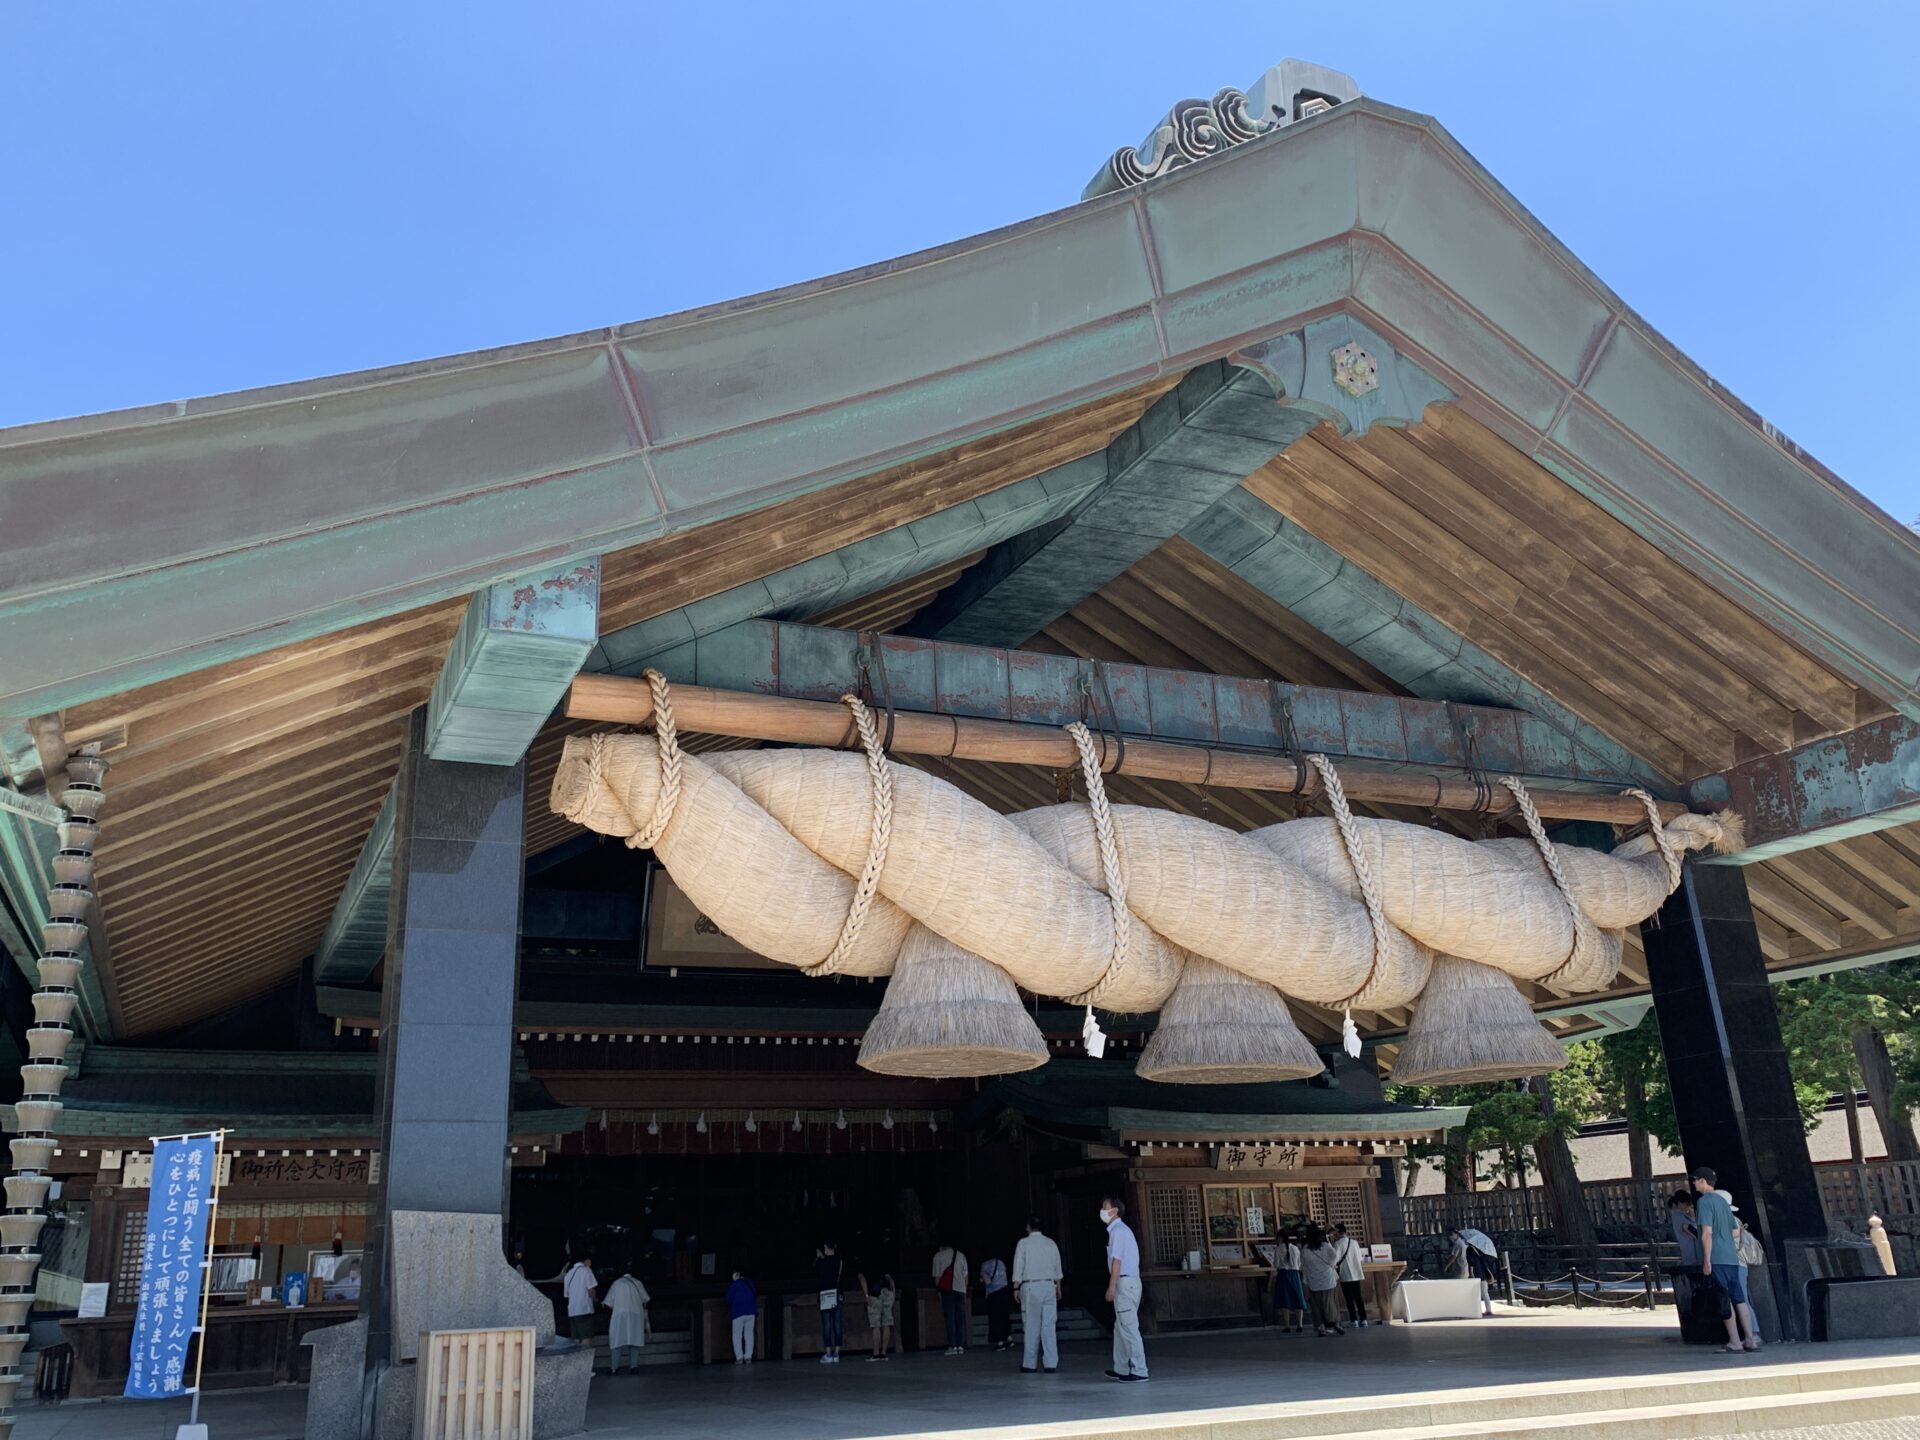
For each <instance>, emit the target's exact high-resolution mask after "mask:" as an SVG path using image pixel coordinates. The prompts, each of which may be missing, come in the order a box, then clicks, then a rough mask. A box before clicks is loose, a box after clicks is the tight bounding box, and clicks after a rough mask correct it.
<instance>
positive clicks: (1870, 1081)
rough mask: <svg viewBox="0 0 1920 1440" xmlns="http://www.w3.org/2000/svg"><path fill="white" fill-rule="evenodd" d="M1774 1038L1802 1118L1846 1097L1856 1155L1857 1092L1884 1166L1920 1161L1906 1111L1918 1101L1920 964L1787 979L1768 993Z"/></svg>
mask: <svg viewBox="0 0 1920 1440" xmlns="http://www.w3.org/2000/svg"><path fill="white" fill-rule="evenodd" d="M1774 995H1775V999H1776V1002H1777V1004H1778V1006H1779V1010H1780V1032H1781V1037H1782V1039H1784V1040H1785V1042H1786V1046H1787V1055H1788V1059H1789V1061H1790V1063H1791V1064H1792V1066H1793V1077H1794V1089H1795V1090H1796V1092H1798V1095H1799V1098H1800V1108H1801V1112H1802V1114H1803V1115H1808V1116H1809V1118H1811V1117H1813V1116H1817V1115H1818V1114H1819V1111H1820V1109H1821V1108H1822V1107H1823V1106H1824V1105H1825V1103H1826V1099H1827V1097H1828V1096H1829V1095H1832V1094H1835V1093H1836V1092H1837V1093H1839V1094H1841V1095H1844V1096H1845V1097H1847V1103H1848V1117H1847V1118H1848V1128H1849V1140H1850V1141H1851V1143H1852V1146H1853V1151H1854V1158H1855V1160H1856V1161H1857V1160H1860V1159H1862V1158H1864V1157H1863V1155H1862V1153H1861V1145H1860V1139H1859V1122H1858V1116H1857V1114H1856V1113H1855V1112H1854V1102H1853V1097H1854V1095H1855V1094H1856V1093H1857V1092H1858V1091H1859V1090H1860V1089H1861V1088H1864V1089H1865V1090H1866V1092H1867V1100H1868V1103H1869V1104H1870V1105H1871V1106H1872V1107H1873V1112H1874V1118H1875V1119H1876V1120H1877V1121H1878V1122H1879V1125H1880V1134H1881V1138H1882V1139H1883V1141H1884V1142H1885V1144H1886V1147H1887V1156H1888V1158H1889V1159H1892V1160H1920V1141H1917V1140H1916V1138H1915V1135H1914V1130H1913V1106H1914V1101H1915V1099H1916V1095H1920V1085H1916V1084H1915V1081H1916V1080H1917V1079H1920V1074H1916V1073H1915V1071H1916V1069H1917V1068H1920V1060H1917V1059H1916V1055H1915V1051H1916V1048H1917V1047H1916V1039H1920V1033H1917V1032H1920V966H1916V965H1915V964H1913V963H1912V962H1910V961H1903V962H1900V963H1898V964H1895V965H1888V966H1881V967H1876V968H1872V969H1864V970H1845V971H1840V972H1837V973H1835V974H1832V975H1814V976H1809V977H1808V978H1807V979H1804V980H1794V981H1790V982H1789V983H1787V984H1785V985H1781V986H1779V987H1777V988H1776V989H1775V991H1774Z"/></svg>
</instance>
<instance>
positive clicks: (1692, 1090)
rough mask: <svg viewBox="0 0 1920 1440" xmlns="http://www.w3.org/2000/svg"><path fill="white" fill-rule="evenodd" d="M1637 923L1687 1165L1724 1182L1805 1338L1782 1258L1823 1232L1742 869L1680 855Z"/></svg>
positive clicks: (1785, 1309) (1782, 1311) (1787, 1313)
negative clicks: (1662, 898) (1645, 917)
mask: <svg viewBox="0 0 1920 1440" xmlns="http://www.w3.org/2000/svg"><path fill="white" fill-rule="evenodd" d="M1641 933H1642V937H1643V939H1644V940H1645V943H1646V948H1647V970H1648V975H1649V978H1650V979H1651V981H1652V984H1653V1003H1654V1010H1655V1013H1656V1014H1657V1015H1658V1016H1659V1021H1660V1043H1661V1048H1662V1049H1663V1050H1664V1052H1665V1054H1666V1062H1667V1077H1668V1079H1669V1081H1670V1082H1671V1084H1672V1087H1673V1099H1674V1109H1675V1111H1676V1113H1677V1115H1678V1117H1679V1122H1680V1140H1681V1147H1682V1149H1683V1150H1684V1152H1685V1154H1686V1160H1687V1166H1688V1168H1689V1169H1691V1168H1693V1167H1694V1166H1697V1165H1711V1166H1712V1167H1713V1169H1714V1171H1715V1172H1716V1173H1717V1174H1718V1175H1719V1177H1720V1185H1721V1188H1722V1189H1725V1190H1728V1191H1730V1192H1732V1194H1733V1197H1734V1199H1735V1201H1736V1202H1737V1203H1738V1204H1739V1206H1740V1213H1741V1215H1742V1216H1743V1217H1745V1218H1747V1219H1748V1220H1750V1221H1751V1222H1752V1225H1753V1229H1754V1231H1755V1233H1756V1234H1757V1235H1758V1236H1759V1237H1760V1239H1761V1241H1762V1243H1763V1244H1764V1245H1765V1246H1766V1249H1767V1256H1768V1259H1769V1261H1770V1262H1771V1263H1769V1264H1768V1266H1767V1272H1768V1275H1769V1277H1770V1278H1771V1280H1772V1282H1773V1288H1774V1299H1775V1303H1776V1306H1777V1313H1778V1314H1779V1315H1780V1316H1781V1317H1782V1319H1783V1323H1785V1324H1787V1325H1789V1326H1790V1327H1792V1328H1793V1329H1794V1330H1795V1332H1796V1334H1797V1335H1798V1337H1799V1338H1805V1336H1804V1331H1803V1329H1802V1328H1801V1327H1802V1325H1803V1323H1804V1319H1803V1317H1804V1304H1802V1303H1797V1302H1796V1297H1795V1295H1794V1294H1793V1293H1792V1292H1793V1291H1795V1290H1797V1289H1798V1288H1799V1287H1798V1285H1797V1284H1790V1283H1789V1278H1788V1277H1789V1270H1790V1269H1794V1270H1797V1269H1799V1268H1801V1267H1802V1266H1803V1265H1804V1259H1802V1258H1801V1257H1797V1256H1796V1257H1795V1259H1796V1263H1795V1264H1794V1265H1792V1266H1790V1264H1789V1256H1790V1255H1791V1254H1793V1252H1794V1251H1795V1250H1796V1249H1797V1248H1800V1247H1804V1245H1805V1244H1807V1243H1808V1242H1812V1243H1818V1242H1821V1241H1824V1240H1825V1239H1826V1235H1827V1217H1826V1210H1825V1207H1824V1206H1823V1205H1822V1203H1821V1200H1820V1186H1819V1182H1818V1181H1817V1180H1816V1179H1815V1178H1814V1173H1813V1162H1812V1161H1811V1160H1810V1159H1809V1158H1808V1155H1807V1141H1806V1132H1805V1131H1804V1130H1803V1129H1802V1127H1801V1124H1800V1110H1799V1106H1798V1105H1797V1104H1796V1103H1795V1100H1794V1094H1793V1075H1792V1072H1791V1071H1790V1070H1789V1069H1788V1065H1787V1050H1786V1046H1785V1044H1784V1043H1783V1042H1782V1040H1781V1038H1780V1016H1779V1012H1778V1011H1777V1010H1776V1009H1775V1008H1774V1001H1773V986H1772V983H1771V982H1770V981H1769V980H1768V978H1767V967H1766V961H1765V958H1764V957H1763V956H1762V954H1761V951H1760V935H1759V932H1758V931H1757V930H1756V929H1755V928H1754V923H1753V907H1752V905H1751V904H1750V903H1749V902H1748V899H1747V877H1746V875H1745V874H1744V872H1742V871H1741V870H1740V868H1739V867H1738V866H1734V865H1695V864H1692V863H1689V864H1688V865H1687V867H1686V873H1685V875H1684V877H1683V878H1682V880H1681V883H1680V888H1679V889H1678V890H1676V891H1675V892H1674V893H1673V895H1672V896H1671V897H1669V898H1668V900H1667V903H1666V904H1665V905H1664V906H1663V907H1662V908H1661V910H1660V913H1659V915H1658V916H1656V917H1655V918H1654V919H1653V920H1651V921H1648V922H1647V923H1646V924H1645V925H1644V926H1642V927H1641ZM1787 1317H1794V1318H1792V1319H1789V1318H1787Z"/></svg>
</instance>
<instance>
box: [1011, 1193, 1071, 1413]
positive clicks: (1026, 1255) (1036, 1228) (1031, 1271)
mask: <svg viewBox="0 0 1920 1440" xmlns="http://www.w3.org/2000/svg"><path fill="white" fill-rule="evenodd" d="M1065 1274H1066V1272H1065V1271H1063V1270H1062V1269H1061V1268H1060V1247H1059V1246H1058V1245H1056V1244H1054V1243H1053V1241H1052V1239H1051V1238H1049V1237H1048V1235H1047V1234H1046V1227H1045V1226H1044V1225H1043V1224H1042V1223H1041V1220H1040V1217H1039V1216H1038V1215H1029V1216H1028V1217H1027V1233H1026V1234H1025V1235H1024V1236H1022V1237H1021V1239H1020V1243H1019V1244H1018V1245H1016V1246H1014V1247H1013V1288H1014V1289H1015V1290H1018V1291H1019V1292H1020V1329H1021V1333H1022V1348H1021V1357H1020V1372H1021V1373H1022V1374H1023V1375H1031V1374H1033V1372H1034V1369H1035V1367H1036V1366H1043V1367H1045V1369H1046V1372H1047V1373H1048V1374H1049V1375H1051V1374H1052V1373H1053V1372H1054V1371H1055V1370H1058V1369H1059V1368H1060V1342H1059V1339H1058V1337H1057V1335H1056V1334H1055V1327H1056V1325H1057V1324H1058V1322H1059V1318H1060V1282H1061V1280H1062V1279H1064V1278H1065Z"/></svg>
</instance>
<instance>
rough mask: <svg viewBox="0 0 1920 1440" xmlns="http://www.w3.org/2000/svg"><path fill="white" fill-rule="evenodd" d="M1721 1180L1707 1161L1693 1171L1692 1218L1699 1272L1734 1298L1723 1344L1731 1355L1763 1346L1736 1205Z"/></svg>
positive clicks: (1728, 1296)
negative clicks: (1736, 1238) (1736, 1234)
mask: <svg viewBox="0 0 1920 1440" xmlns="http://www.w3.org/2000/svg"><path fill="white" fill-rule="evenodd" d="M1719 1183H1720V1181H1719V1177H1718V1176H1716V1175H1715V1174H1714V1173H1713V1171H1712V1170H1711V1169H1710V1168H1708V1167H1707V1166H1705V1165H1702V1166H1701V1167H1700V1168H1699V1169H1698V1170H1695V1171H1694V1172H1693V1190H1694V1194H1695V1196H1696V1197H1697V1198H1696V1199H1695V1200H1694V1202H1693V1218H1694V1223H1695V1224H1697V1225H1698V1226H1699V1227H1700V1250H1701V1260H1700V1273H1701V1274H1702V1275H1705V1276H1710V1277H1711V1278H1712V1280H1713V1283H1714V1284H1715V1285H1716V1286H1718V1287H1719V1288H1720V1290H1721V1292H1722V1293H1723V1294H1725V1295H1726V1297H1727V1299H1728V1300H1729V1301H1730V1302H1732V1303H1731V1308H1730V1309H1729V1310H1728V1312H1727V1343H1726V1344H1725V1345H1722V1346H1721V1347H1720V1348H1721V1349H1722V1350H1724V1351H1726V1352H1727V1353H1728V1354H1730V1355H1738V1354H1742V1353H1744V1352H1746V1351H1749V1350H1758V1349H1759V1348H1760V1327H1759V1325H1758V1324H1757V1323H1755V1321H1754V1318H1753V1306H1752V1305H1751V1304H1750V1303H1749V1302H1748V1300H1747V1272H1746V1267H1745V1266H1743V1265H1742V1264H1741V1263H1740V1247H1739V1246H1738V1245H1737V1244H1736V1243H1735V1241H1734V1223H1735V1222H1734V1218H1733V1206H1732V1204H1731V1203H1730V1202H1729V1201H1728V1200H1727V1198H1726V1192H1725V1191H1723V1190H1720V1189H1718V1188H1717V1187H1718V1185H1719ZM1743 1330H1744V1331H1745V1332H1746V1338H1745V1340H1744V1341H1743V1340H1742V1339H1741V1332H1742V1331H1743Z"/></svg>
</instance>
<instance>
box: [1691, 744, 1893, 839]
mask: <svg viewBox="0 0 1920 1440" xmlns="http://www.w3.org/2000/svg"><path fill="white" fill-rule="evenodd" d="M1692 794H1693V798H1694V801H1695V803H1696V804H1699V805H1701V806H1703V807H1705V806H1722V805H1725V806H1731V807H1732V808H1734V809H1736V810H1738V811H1739V812H1740V813H1741V814H1742V815H1744V816H1746V817H1747V848H1746V849H1744V850H1742V851H1741V852H1740V853H1739V854H1738V855H1730V856H1727V857H1726V859H1725V862H1724V863H1727V864H1734V865H1748V864H1752V863H1753V862H1754V861H1756V860H1769V859H1772V858H1773V857H1774V856H1777V855H1790V854H1792V853H1793V852H1794V851H1796V850H1807V849H1811V848H1812V847H1814V846H1817V845H1830V844H1832V843H1833V842H1834V841H1836V840H1849V839H1852V838H1853V837H1855V836H1858V835H1866V834H1870V833H1872V832H1874V831H1876V830H1888V829H1891V828H1893V827H1894V826H1896V825H1906V824H1910V823H1912V822H1913V821H1915V820H1920V721H1914V720H1910V719H1908V718H1907V717H1906V716H1904V715H1892V716H1888V717H1886V718H1885V719H1881V720H1875V721H1872V722H1871V723H1869V724H1866V725H1861V726H1859V727H1858V728H1856V729H1853V730H1849V731H1847V732H1846V733H1845V734H1843V735H1830V736H1828V737H1827V738H1826V739H1824V740H1813V741H1809V742H1808V743H1807V744H1805V745H1801V746H1798V747H1796V748H1795V749H1792V750H1785V751H1782V752H1781V753H1780V754H1778V755H1762V756H1759V757H1758V758H1756V759H1753V760H1746V761H1743V762H1741V763H1740V764H1738V765H1735V766H1733V767H1732V768H1731V769H1728V770H1723V771H1722V772H1720V773H1719V774H1717V775H1708V776H1706V777H1704V778H1703V779H1700V780H1696V781H1694V782H1693V786H1692Z"/></svg>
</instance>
